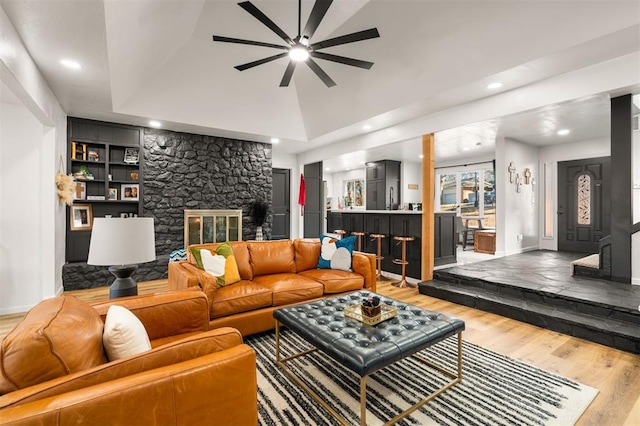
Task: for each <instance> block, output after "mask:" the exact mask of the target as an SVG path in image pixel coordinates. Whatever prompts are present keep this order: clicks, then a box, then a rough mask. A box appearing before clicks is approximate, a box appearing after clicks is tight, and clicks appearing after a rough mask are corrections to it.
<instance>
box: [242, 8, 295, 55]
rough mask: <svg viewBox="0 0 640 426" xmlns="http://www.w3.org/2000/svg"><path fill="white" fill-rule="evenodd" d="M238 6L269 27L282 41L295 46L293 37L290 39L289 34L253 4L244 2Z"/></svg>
mask: <svg viewBox="0 0 640 426" xmlns="http://www.w3.org/2000/svg"><path fill="white" fill-rule="evenodd" d="M238 6H240V7H241V8H243V9H244V10H246V11H247V12H249V13H250V14H252V15H253V17H254V18H256V19H257V20H258V21H260V22H262V23H263V24H264V25H266V26H267V27H269V29H270V30H271V31H273V32H274V33H276V34H277V35H278V36H279V37H280V38H281V39H283V40H284V41H286V42H287V43H289V44H290V45H293V44H294V43H293V40H291V37H289V36H288V35H287V33H285V32H284V31H282V29H281V28H280V27H279V26H277V25H276V24H275V22H273V21H272V20H271V19H269V18H268V17H267V15H265V14H264V13H262V12H261V11H260V9H258V8H257V7H255V6H254V5H253V3H251V2H250V1H243V2H241V3H238Z"/></svg>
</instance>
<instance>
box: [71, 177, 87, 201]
mask: <svg viewBox="0 0 640 426" xmlns="http://www.w3.org/2000/svg"><path fill="white" fill-rule="evenodd" d="M73 184H74V186H73V199H74V200H86V199H87V183H86V182H78V181H75V182H74V183H73Z"/></svg>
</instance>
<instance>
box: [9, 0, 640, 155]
mask: <svg viewBox="0 0 640 426" xmlns="http://www.w3.org/2000/svg"><path fill="white" fill-rule="evenodd" d="M252 2H253V3H254V4H255V5H256V6H257V7H258V8H259V9H260V10H262V11H263V12H264V13H265V14H266V15H267V16H268V17H269V18H271V20H273V21H274V22H275V23H277V24H278V25H279V26H280V27H281V28H282V29H283V30H284V31H285V32H287V33H288V34H290V35H292V36H295V34H296V33H297V6H298V5H297V2H296V1H295V0H252ZM0 6H1V7H2V8H3V9H4V11H5V12H6V13H7V15H8V16H9V18H10V19H11V21H12V22H13V24H14V26H15V28H16V30H17V31H18V33H19V34H20V36H21V37H22V39H23V41H24V43H25V45H26V46H27V48H28V49H29V51H30V52H31V55H32V57H33V59H34V61H35V62H36V64H37V65H38V67H39V68H40V70H41V72H42V74H43V75H44V77H45V78H46V80H47V81H48V82H49V85H50V87H51V89H52V90H53V92H54V94H55V95H56V97H57V98H58V100H59V101H60V103H61V105H62V107H63V109H64V110H65V111H66V112H67V114H69V115H72V116H80V117H87V118H94V119H101V120H109V121H117V122H121V123H131V124H139V125H148V120H149V119H155V120H159V121H161V122H162V123H163V126H164V127H166V128H170V129H173V130H179V131H190V132H194V133H204V134H215V135H220V136H228V137H236V138H240V139H249V140H256V141H262V142H268V141H269V140H270V139H271V138H272V137H277V138H280V139H281V140H282V142H281V144H280V145H279V146H278V148H277V149H279V150H281V151H282V152H285V153H299V152H303V151H307V150H309V149H316V148H318V147H321V146H323V145H325V144H329V143H332V142H336V141H340V140H345V139H348V138H350V137H353V136H354V135H357V134H359V133H362V126H363V124H369V125H371V126H372V129H371V131H375V130H377V129H382V128H389V127H391V126H394V125H398V124H401V123H404V122H406V121H407V120H411V119H415V118H416V117H420V116H424V115H427V114H434V113H438V111H442V110H446V109H447V108H451V107H453V106H456V105H460V104H464V103H467V102H471V101H474V100H478V99H482V98H485V97H487V96H491V95H494V94H495V93H500V92H506V91H510V90H514V89H517V88H519V87H523V86H526V85H528V84H531V83H534V82H538V81H542V80H544V79H547V78H550V77H553V76H556V75H559V74H562V73H566V72H570V71H572V70H575V69H579V68H584V67H587V66H590V65H592V64H597V63H601V62H603V61H607V60H610V59H614V58H617V57H621V56H624V55H628V54H631V53H634V52H638V51H640V2H638V1H637V0H632V1H615V0H603V1H588V0H587V1H581V0H562V1H538V0H536V1H534V0H532V1H526V0H504V1H486V0H469V1H456V0H446V1H444V0H443V1H430V0H422V1H417V0H416V1H410V0H369V1H367V0H349V1H346V0H342V1H341V0H336V1H334V2H333V4H332V6H331V7H330V8H329V11H328V12H327V14H326V16H325V18H324V20H323V21H322V22H321V24H320V26H319V28H318V30H317V32H316V34H315V35H314V37H313V39H312V40H311V41H312V42H314V41H319V40H322V39H325V38H328V37H336V36H339V35H343V34H347V33H352V32H355V31H360V30H364V29H368V28H371V27H377V28H378V30H379V32H380V38H376V39H372V40H367V41H362V42H357V43H352V44H346V45H342V46H336V47H332V48H329V49H326V51H327V52H328V53H333V54H337V55H342V56H348V57H354V58H357V59H362V60H366V61H371V62H374V66H373V67H372V68H371V69H370V70H363V69H359V68H354V67H350V66H346V65H342V64H336V63H333V62H328V61H324V60H321V59H319V60H318V63H319V64H320V65H321V67H322V68H323V69H324V70H325V71H326V72H327V73H328V74H329V76H331V78H332V79H333V80H334V81H335V82H336V83H337V86H335V87H332V88H327V87H326V86H325V85H324V84H323V83H322V82H321V81H320V79H318V77H317V76H316V75H315V74H313V72H312V71H311V70H310V69H309V68H308V67H306V66H302V65H299V66H298V67H297V69H296V71H295V73H294V75H293V80H292V82H291V84H290V86H289V87H287V88H281V87H279V86H278V85H279V82H280V80H281V78H282V75H283V73H284V70H285V67H286V65H287V62H288V59H286V58H283V59H280V60H276V61H273V62H269V63H267V64H264V65H260V66H258V67H255V68H251V69H249V70H246V71H242V72H240V71H237V70H236V69H234V66H236V65H239V64H244V63H247V62H251V61H254V60H258V59H261V58H264V57H267V56H271V55H273V54H274V53H277V51H274V50H273V49H268V48H264V47H256V46H247V45H234V44H227V43H214V42H213V41H212V34H216V35H223V36H228V37H235V38H242V39H249V40H258V41H263V42H268V43H275V44H282V43H283V42H282V40H281V39H280V38H279V37H278V36H277V35H276V34H274V33H273V32H271V31H270V30H269V29H268V28H267V27H265V26H264V25H263V24H261V23H260V22H259V21H258V20H256V19H255V18H254V17H253V16H251V15H250V14H248V13H247V12H246V11H245V10H243V9H242V8H240V7H239V6H238V5H237V2H236V1H232V0H189V1H177V0H175V1H170V0H167V1H144V0H105V1H102V0H83V1H77V0H56V1H43V0H26V1H25V0H0ZM312 6H313V1H311V0H303V1H302V21H303V25H304V22H305V21H306V17H307V16H308V14H309V12H310V10H311V7H312ZM65 58H69V59H74V60H76V61H78V62H80V63H81V64H82V68H81V69H80V70H77V71H70V70H68V69H65V68H63V67H61V65H60V63H59V61H60V60H61V59H65ZM496 80H497V81H501V82H502V83H503V86H502V87H501V88H500V89H497V90H496V91H494V92H488V90H487V88H486V86H487V84H488V83H490V82H493V81H496ZM587 101H593V102H594V108H595V107H598V108H600V109H601V106H602V102H603V101H606V96H600V97H597V96H596V97H594V99H588V100H587ZM547 112H548V111H547ZM586 114H587V116H588V115H589V114H591V112H587V113H586ZM540 117H541V116H540V115H539V114H538V113H536V114H535V118H534V117H530V118H529V119H526V120H525V121H527V122H528V121H531V120H534V121H535V120H538V121H539V119H540ZM605 117H606V115H605ZM592 118H593V117H592ZM522 120H523V119H521V121H520V123H521V124H522ZM602 121H603V120H602V119H600V118H598V119H595V120H594V119H592V120H591V122H599V123H600V127H602V126H603V124H602ZM497 123H498V124H496V122H494V123H493V125H499V124H500V122H497ZM511 126H512V128H513V129H512V130H513V131H514V133H516V135H515V136H514V137H516V138H518V137H522V138H525V137H527V135H526V133H527V132H529V133H535V134H538V133H537V132H540V131H542V130H544V129H542V130H541V129H523V128H522V126H521V125H518V126H514V125H513V124H512V125H511ZM507 128H508V125H507ZM482 131H484V130H482ZM496 131H498V130H496ZM519 131H520V133H518V132H519ZM592 134H593V133H592ZM533 139H536V136H535V135H534V136H533Z"/></svg>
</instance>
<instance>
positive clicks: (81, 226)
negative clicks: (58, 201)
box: [69, 204, 93, 231]
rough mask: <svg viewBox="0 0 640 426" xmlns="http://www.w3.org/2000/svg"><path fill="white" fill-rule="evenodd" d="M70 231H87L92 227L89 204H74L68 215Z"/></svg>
mask: <svg viewBox="0 0 640 426" xmlns="http://www.w3.org/2000/svg"><path fill="white" fill-rule="evenodd" d="M69 217H70V219H71V230H72V231H88V230H90V229H91V227H92V226H93V211H92V210H91V204H74V205H72V206H71V212H70V214H69Z"/></svg>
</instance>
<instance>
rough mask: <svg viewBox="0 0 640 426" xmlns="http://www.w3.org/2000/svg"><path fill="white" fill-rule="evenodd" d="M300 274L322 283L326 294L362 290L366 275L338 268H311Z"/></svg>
mask: <svg viewBox="0 0 640 426" xmlns="http://www.w3.org/2000/svg"><path fill="white" fill-rule="evenodd" d="M299 274H300V275H302V276H305V277H307V278H311V279H312V280H314V281H318V282H319V283H322V285H323V286H324V294H332V293H343V292H346V291H354V290H362V288H363V286H364V277H363V276H362V275H360V274H356V273H355V272H348V271H341V270H338V269H310V270H308V271H303V272H300V273H299Z"/></svg>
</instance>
